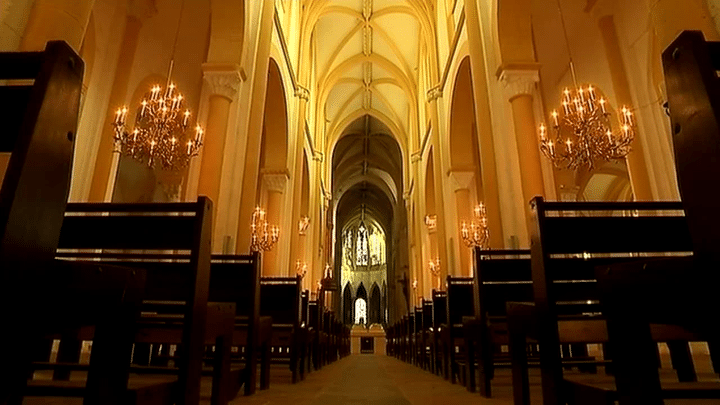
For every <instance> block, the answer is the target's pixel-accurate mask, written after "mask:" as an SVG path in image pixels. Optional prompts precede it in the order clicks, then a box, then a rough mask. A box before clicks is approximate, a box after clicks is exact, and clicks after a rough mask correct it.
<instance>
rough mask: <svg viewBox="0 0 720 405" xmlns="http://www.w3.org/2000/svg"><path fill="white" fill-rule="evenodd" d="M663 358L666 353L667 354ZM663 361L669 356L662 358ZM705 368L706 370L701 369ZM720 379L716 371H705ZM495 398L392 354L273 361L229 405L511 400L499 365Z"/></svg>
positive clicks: (670, 404)
mask: <svg viewBox="0 0 720 405" xmlns="http://www.w3.org/2000/svg"><path fill="white" fill-rule="evenodd" d="M663 357H664V356H663ZM663 360H664V361H663V363H665V360H666V359H663ZM698 371H699V372H700V371H703V370H698ZM705 375H706V376H709V378H711V379H715V380H717V376H716V375H715V374H705ZM539 382H540V378H539V373H538V370H531V378H530V383H531V394H532V404H533V405H536V404H540V403H541V402H542V400H541V399H540V387H539ZM493 394H494V397H493V398H492V399H485V398H481V397H480V395H479V394H477V393H470V392H468V391H467V390H465V388H464V387H462V386H460V385H453V384H450V382H448V381H445V380H444V379H443V378H441V377H438V376H435V375H433V374H431V373H429V372H427V371H424V370H422V369H420V368H418V367H415V366H412V365H409V364H407V363H404V362H402V361H400V360H397V359H395V358H393V357H389V356H381V355H353V356H348V357H346V358H343V359H341V360H339V361H337V362H335V363H333V364H330V365H328V366H326V367H323V368H322V369H321V370H319V371H315V372H312V373H310V374H308V375H307V376H306V378H305V380H304V381H301V382H299V383H297V384H291V382H290V372H289V370H288V369H287V366H281V365H277V366H273V367H272V372H271V387H270V389H269V390H266V391H258V392H257V394H255V395H253V396H250V397H244V396H239V397H237V398H235V399H234V400H233V401H232V402H231V405H243V404H253V405H272V404H292V405H334V404H351V405H353V404H358V405H360V404H362V405H365V404H367V405H372V404H378V405H379V404H388V405H406V404H418V405H421V404H422V405H436V404H438V405H439V404H458V405H463V404H477V403H482V404H487V405H510V404H512V386H511V381H510V371H509V370H507V369H500V370H498V372H497V375H496V378H495V379H494V380H493ZM81 403H82V401H81V400H79V399H76V400H68V399H54V400H53V399H48V398H42V399H41V398H35V399H31V398H27V399H26V400H25V401H24V404H26V405H40V404H43V405H56V404H57V405H60V404H63V405H65V404H81ZM209 403H210V380H209V378H208V379H204V380H203V401H202V404H203V405H209ZM666 404H667V405H690V404H693V405H709V404H720V401H717V400H705V401H687V400H676V401H666Z"/></svg>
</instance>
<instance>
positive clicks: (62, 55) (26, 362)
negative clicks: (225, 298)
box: [0, 41, 145, 404]
mask: <svg viewBox="0 0 720 405" xmlns="http://www.w3.org/2000/svg"><path fill="white" fill-rule="evenodd" d="M83 68H84V65H83V61H82V59H81V58H80V57H79V56H78V55H77V54H76V53H75V52H74V51H73V50H72V48H71V47H70V46H68V45H67V44H66V43H65V42H62V41H52V42H49V43H48V44H47V46H46V48H45V50H44V51H43V52H27V53H0V80H2V81H9V82H7V83H3V85H2V86H0V119H2V122H3V129H2V136H0V151H1V152H11V157H10V160H9V163H8V166H7V170H6V171H4V178H3V182H2V187H1V188H0V317H2V319H3V326H4V329H3V333H2V334H0V347H2V348H3V350H2V352H1V353H0V404H7V403H13V404H15V403H21V402H22V398H23V396H24V394H25V393H26V384H27V376H28V374H29V372H30V370H31V369H30V363H31V360H32V358H31V356H32V353H34V348H35V347H36V345H37V344H40V343H42V342H47V339H48V338H51V337H52V336H53V335H55V334H57V333H63V332H64V331H65V330H67V329H76V328H83V329H90V333H93V332H94V333H93V336H94V339H95V340H96V345H95V350H94V351H93V353H92V356H91V357H90V364H89V367H88V375H87V382H83V384H81V385H79V386H77V387H74V388H71V389H70V390H63V392H62V394H64V395H72V396H80V397H84V400H85V403H103V404H118V403H121V402H123V401H124V399H125V395H126V392H127V385H128V364H127V358H128V357H129V354H130V351H131V350H132V335H131V333H129V331H131V330H132V328H133V324H134V322H135V319H136V317H137V316H138V314H139V304H140V301H141V300H142V294H143V290H144V284H145V272H144V271H143V270H135V269H127V268H120V267H117V266H101V265H97V264H74V263H64V262H57V261H55V260H54V255H55V249H56V248H57V245H58V240H59V238H60V229H61V226H62V222H63V215H64V212H65V205H66V202H67V198H68V194H69V185H70V178H71V172H72V156H73V144H74V139H75V134H76V130H77V119H78V111H79V108H80V93H81V89H82V76H83ZM16 80H20V81H22V82H13V81H16ZM29 82H31V83H29ZM6 84H9V85H6ZM45 347H46V348H47V347H48V346H47V344H45ZM52 388H53V387H52V386H50V387H49V389H52ZM56 391H57V390H56ZM70 391H71V392H70ZM58 394H60V393H58Z"/></svg>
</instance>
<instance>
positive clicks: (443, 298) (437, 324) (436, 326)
mask: <svg viewBox="0 0 720 405" xmlns="http://www.w3.org/2000/svg"><path fill="white" fill-rule="evenodd" d="M432 305H433V315H432V328H433V329H432V331H431V332H430V334H429V336H428V339H429V340H430V342H431V343H430V345H431V349H430V350H431V351H432V354H431V357H432V359H431V362H432V372H433V374H436V375H442V376H443V377H445V376H447V372H446V367H445V362H444V358H443V353H444V352H443V349H442V340H441V339H440V335H441V333H442V325H444V324H445V323H447V292H445V291H437V290H432ZM447 378H448V377H445V379H447Z"/></svg>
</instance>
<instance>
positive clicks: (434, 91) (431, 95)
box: [427, 85, 443, 103]
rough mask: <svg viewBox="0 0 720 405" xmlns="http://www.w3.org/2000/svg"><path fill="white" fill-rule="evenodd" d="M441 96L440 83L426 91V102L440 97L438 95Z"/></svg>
mask: <svg viewBox="0 0 720 405" xmlns="http://www.w3.org/2000/svg"><path fill="white" fill-rule="evenodd" d="M442 96H443V91H442V89H441V88H440V85H437V86H435V87H433V88H431V89H430V90H428V91H427V101H428V103H431V102H433V101H435V100H437V99H438V98H440V97H442Z"/></svg>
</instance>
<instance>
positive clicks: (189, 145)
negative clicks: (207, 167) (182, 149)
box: [187, 141, 192, 155]
mask: <svg viewBox="0 0 720 405" xmlns="http://www.w3.org/2000/svg"><path fill="white" fill-rule="evenodd" d="M187 145H188V148H187V154H188V155H190V153H192V152H191V150H192V141H188V143H187Z"/></svg>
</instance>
